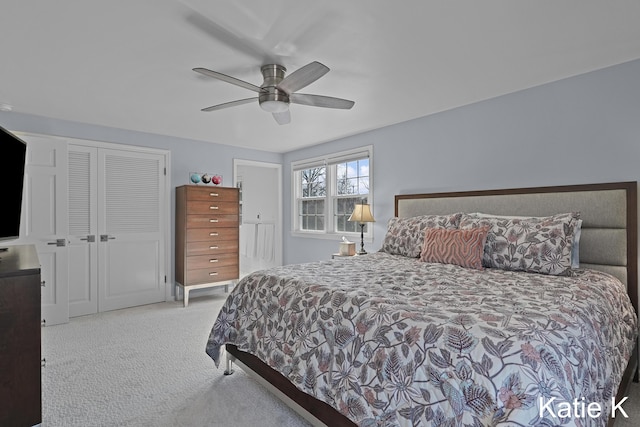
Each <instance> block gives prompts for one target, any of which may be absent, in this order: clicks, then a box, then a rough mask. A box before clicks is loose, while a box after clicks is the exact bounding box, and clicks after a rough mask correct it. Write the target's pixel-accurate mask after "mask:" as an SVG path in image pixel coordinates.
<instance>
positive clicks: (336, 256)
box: [331, 252, 358, 259]
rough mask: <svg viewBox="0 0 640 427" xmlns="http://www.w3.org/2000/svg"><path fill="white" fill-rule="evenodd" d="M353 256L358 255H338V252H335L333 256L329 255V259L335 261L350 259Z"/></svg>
mask: <svg viewBox="0 0 640 427" xmlns="http://www.w3.org/2000/svg"><path fill="white" fill-rule="evenodd" d="M353 256H358V253H355V254H353V255H340V253H339V252H336V253H335V254H331V259H336V258H351V257H353Z"/></svg>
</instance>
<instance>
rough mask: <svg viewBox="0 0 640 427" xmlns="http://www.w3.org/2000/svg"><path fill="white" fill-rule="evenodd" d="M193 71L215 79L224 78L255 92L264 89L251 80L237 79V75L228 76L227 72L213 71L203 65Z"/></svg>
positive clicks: (228, 81) (224, 80) (223, 79)
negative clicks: (250, 81)
mask: <svg viewBox="0 0 640 427" xmlns="http://www.w3.org/2000/svg"><path fill="white" fill-rule="evenodd" d="M193 71H195V72H196V73H200V74H204V75H205V76H209V77H213V78H214V79H218V80H222V81H223V82H227V83H231V84H233V85H236V86H240V87H243V88H245V89H249V90H252V91H254V92H260V91H261V90H262V89H260V87H259V86H256V85H254V84H251V83H249V82H245V81H244V80H240V79H236V78H235V77H231V76H227V75H226V74H222V73H219V72H217V71H211V70H208V69H206V68H201V67H198V68H194V69H193Z"/></svg>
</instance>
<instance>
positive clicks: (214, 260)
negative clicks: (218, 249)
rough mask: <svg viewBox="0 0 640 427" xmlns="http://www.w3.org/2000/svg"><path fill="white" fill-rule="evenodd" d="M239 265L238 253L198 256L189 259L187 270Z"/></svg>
mask: <svg viewBox="0 0 640 427" xmlns="http://www.w3.org/2000/svg"><path fill="white" fill-rule="evenodd" d="M236 265H238V254H237V253H235V254H234V253H229V252H226V253H219V254H214V255H196V256H190V257H187V269H189V270H191V269H194V270H197V269H201V268H220V267H228V266H236Z"/></svg>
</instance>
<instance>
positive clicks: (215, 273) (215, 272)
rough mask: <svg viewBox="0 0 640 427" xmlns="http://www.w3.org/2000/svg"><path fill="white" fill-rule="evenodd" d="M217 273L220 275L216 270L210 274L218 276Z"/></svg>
mask: <svg viewBox="0 0 640 427" xmlns="http://www.w3.org/2000/svg"><path fill="white" fill-rule="evenodd" d="M217 275H218V272H217V271H214V272H213V273H209V276H217Z"/></svg>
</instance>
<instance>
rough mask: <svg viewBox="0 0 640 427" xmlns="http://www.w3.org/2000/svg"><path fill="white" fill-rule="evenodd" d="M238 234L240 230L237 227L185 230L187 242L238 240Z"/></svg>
mask: <svg viewBox="0 0 640 427" xmlns="http://www.w3.org/2000/svg"><path fill="white" fill-rule="evenodd" d="M239 234H240V230H238V229H237V228H213V227H211V228H191V229H189V230H187V243H190V242H203V241H206V242H212V243H213V242H219V241H222V240H238V236H239Z"/></svg>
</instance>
